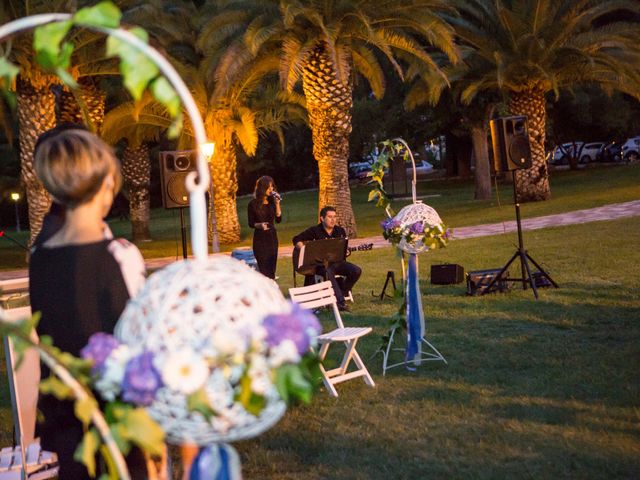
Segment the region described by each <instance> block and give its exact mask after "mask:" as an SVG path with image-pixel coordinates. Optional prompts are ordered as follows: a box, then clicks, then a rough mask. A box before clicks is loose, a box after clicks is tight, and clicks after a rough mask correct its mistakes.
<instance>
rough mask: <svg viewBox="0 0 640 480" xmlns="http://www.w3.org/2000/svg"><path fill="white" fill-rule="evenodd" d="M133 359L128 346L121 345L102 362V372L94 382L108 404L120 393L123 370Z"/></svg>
mask: <svg viewBox="0 0 640 480" xmlns="http://www.w3.org/2000/svg"><path fill="white" fill-rule="evenodd" d="M132 357H133V352H132V351H131V349H130V348H129V346H128V345H125V344H122V345H120V346H118V347H117V348H115V349H114V350H113V351H112V352H111V354H109V357H108V358H107V360H106V361H105V362H104V370H103V372H102V375H100V378H99V379H98V380H97V381H96V389H97V390H98V391H99V392H100V394H101V395H102V397H103V398H104V399H105V400H107V401H108V402H112V401H113V400H115V398H116V395H118V394H119V393H120V386H121V384H122V379H123V378H124V368H125V366H126V365H127V362H128V361H129V360H130V359H131V358H132Z"/></svg>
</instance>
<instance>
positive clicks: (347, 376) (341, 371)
mask: <svg viewBox="0 0 640 480" xmlns="http://www.w3.org/2000/svg"><path fill="white" fill-rule="evenodd" d="M358 338H359V337H356V338H352V339H349V340H346V341H344V342H343V343H344V345H345V347H346V350H345V352H344V355H343V357H342V362H341V363H340V366H339V367H337V368H333V369H331V370H325V368H324V366H323V365H322V362H323V361H324V359H325V357H326V355H327V352H328V351H329V346H330V345H331V343H332V342H327V343H323V344H322V347H321V348H320V352H319V357H320V371H321V372H322V381H323V383H324V386H325V387H326V389H327V391H328V392H329V394H330V395H331V396H333V397H337V396H338V392H337V391H336V388H335V386H334V385H336V384H338V383H341V382H344V381H347V380H351V379H352V378H357V377H364V382H365V383H366V384H367V385H369V386H370V387H375V385H376V384H375V382H374V381H373V379H372V378H371V375H370V374H369V371H368V370H367V367H366V366H365V365H364V362H363V361H362V359H361V358H360V355H359V354H358V352H357V351H356V344H357V343H358ZM351 360H353V361H354V363H355V364H356V366H357V367H358V368H357V369H356V370H354V371H353V372H349V373H347V370H348V368H349V364H350V363H351Z"/></svg>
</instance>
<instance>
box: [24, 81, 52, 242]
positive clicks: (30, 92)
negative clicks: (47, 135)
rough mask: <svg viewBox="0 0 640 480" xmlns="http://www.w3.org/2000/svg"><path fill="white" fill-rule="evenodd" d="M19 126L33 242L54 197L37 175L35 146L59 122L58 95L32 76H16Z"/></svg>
mask: <svg viewBox="0 0 640 480" xmlns="http://www.w3.org/2000/svg"><path fill="white" fill-rule="evenodd" d="M16 85H17V102H18V127H19V129H20V135H19V142H20V178H21V180H22V183H23V185H24V188H25V190H26V192H27V205H28V207H29V225H30V229H31V235H30V238H29V242H30V244H32V243H33V241H34V240H35V238H36V236H37V235H38V233H40V230H41V229H42V220H43V218H44V216H45V214H46V213H47V212H48V211H49V207H50V206H51V198H50V197H49V193H48V192H47V191H46V190H45V188H44V186H43V185H42V183H41V182H40V180H38V178H37V177H36V173H35V170H34V168H33V148H34V147H35V144H36V140H37V139H38V136H39V135H40V134H41V133H43V132H45V131H47V130H49V129H50V128H53V127H54V126H55V124H56V116H55V97H54V95H53V93H52V92H51V90H50V88H49V86H35V85H33V84H32V83H31V82H30V81H29V80H27V79H25V78H22V77H20V76H18V79H17V84H16Z"/></svg>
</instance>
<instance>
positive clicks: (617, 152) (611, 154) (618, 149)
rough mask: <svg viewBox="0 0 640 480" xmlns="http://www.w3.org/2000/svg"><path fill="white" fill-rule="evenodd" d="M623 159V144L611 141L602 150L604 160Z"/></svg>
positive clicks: (616, 160)
mask: <svg viewBox="0 0 640 480" xmlns="http://www.w3.org/2000/svg"><path fill="white" fill-rule="evenodd" d="M621 160H622V144H621V143H619V142H611V143H610V144H609V145H607V146H606V147H604V150H603V151H602V161H603V162H620V161H621Z"/></svg>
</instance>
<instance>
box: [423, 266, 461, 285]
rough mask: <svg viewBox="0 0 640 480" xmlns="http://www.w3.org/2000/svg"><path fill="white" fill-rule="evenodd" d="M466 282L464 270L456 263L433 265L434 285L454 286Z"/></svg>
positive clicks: (432, 277) (432, 280) (432, 279)
mask: <svg viewBox="0 0 640 480" xmlns="http://www.w3.org/2000/svg"><path fill="white" fill-rule="evenodd" d="M463 280H464V268H462V266H460V265H457V264H455V263H445V264H443V265H431V283H432V284H434V285H453V284H456V283H462V281H463Z"/></svg>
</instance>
